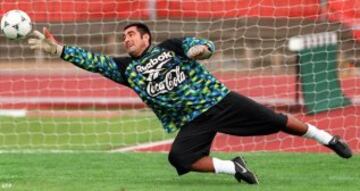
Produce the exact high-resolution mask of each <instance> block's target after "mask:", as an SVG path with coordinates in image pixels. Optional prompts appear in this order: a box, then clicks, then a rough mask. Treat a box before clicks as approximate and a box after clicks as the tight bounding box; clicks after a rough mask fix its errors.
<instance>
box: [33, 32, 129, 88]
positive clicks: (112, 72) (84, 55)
mask: <svg viewBox="0 0 360 191" xmlns="http://www.w3.org/2000/svg"><path fill="white" fill-rule="evenodd" d="M43 32H44V34H42V33H40V32H39V31H34V35H35V37H37V38H32V39H29V44H30V48H31V49H39V50H42V51H44V52H46V53H50V54H52V55H57V56H59V57H60V58H62V59H63V60H65V61H67V62H71V63H73V64H74V65H76V66H78V67H80V68H83V69H85V70H87V71H90V72H96V73H100V74H102V75H103V76H105V77H107V78H110V79H111V80H113V81H115V82H118V83H121V84H125V85H126V84H127V82H126V79H124V72H121V71H120V69H119V67H118V64H126V63H117V62H121V59H117V62H115V61H114V59H113V58H112V57H109V56H106V55H102V54H94V53H92V52H89V51H87V50H84V49H82V48H79V47H74V46H63V45H61V44H60V43H58V42H57V41H56V40H55V39H54V37H53V36H52V35H51V34H50V33H49V31H48V30H47V29H46V28H44V30H43ZM120 68H122V67H120Z"/></svg>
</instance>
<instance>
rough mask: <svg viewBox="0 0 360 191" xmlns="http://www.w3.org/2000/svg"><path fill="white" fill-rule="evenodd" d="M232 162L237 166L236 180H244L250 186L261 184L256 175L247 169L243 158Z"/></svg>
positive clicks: (237, 158) (236, 158)
mask: <svg viewBox="0 0 360 191" xmlns="http://www.w3.org/2000/svg"><path fill="white" fill-rule="evenodd" d="M232 161H233V162H234V164H235V171H236V173H235V178H236V180H237V181H238V182H241V180H244V181H245V182H247V183H248V184H259V181H258V179H257V177H256V175H255V174H254V173H252V172H251V171H250V170H249V169H248V168H247V167H246V163H245V161H244V159H243V158H241V157H235V158H234V159H232Z"/></svg>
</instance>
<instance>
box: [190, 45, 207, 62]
mask: <svg viewBox="0 0 360 191" xmlns="http://www.w3.org/2000/svg"><path fill="white" fill-rule="evenodd" d="M186 55H187V57H189V58H191V59H195V60H203V59H208V58H210V56H211V51H210V50H209V48H208V47H207V46H206V45H195V46H193V47H191V48H190V49H189V51H188V52H187V53H186Z"/></svg>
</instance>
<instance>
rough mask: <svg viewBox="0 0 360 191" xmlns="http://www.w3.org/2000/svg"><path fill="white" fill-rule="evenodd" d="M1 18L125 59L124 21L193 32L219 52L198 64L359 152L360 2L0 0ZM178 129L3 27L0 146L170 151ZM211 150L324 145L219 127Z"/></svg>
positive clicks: (159, 36)
mask: <svg viewBox="0 0 360 191" xmlns="http://www.w3.org/2000/svg"><path fill="white" fill-rule="evenodd" d="M0 7H1V10H0V16H1V15H3V14H4V13H5V12H7V11H9V10H12V9H21V10H23V11H25V12H26V13H28V14H29V16H30V17H31V19H32V21H33V27H34V28H35V29H37V30H41V29H42V27H48V28H49V29H50V31H51V32H52V33H53V34H54V36H55V37H56V38H57V39H58V40H59V41H60V42H62V43H64V44H69V45H76V46H79V47H82V48H85V49H87V50H90V51H92V52H99V53H104V54H107V55H111V56H125V55H126V54H125V53H124V50H123V48H122V44H121V38H122V29H123V27H124V26H125V25H126V24H129V23H131V22H135V21H136V22H137V21H141V22H144V23H146V24H148V25H149V27H150V29H151V30H152V35H153V43H154V44H157V43H159V42H161V41H163V40H165V39H168V38H175V37H184V36H196V37H201V38H206V39H210V40H212V41H213V42H214V43H215V45H216V49H217V50H216V53H215V54H214V55H213V56H212V58H211V59H209V60H206V61H201V63H202V64H204V65H205V66H206V68H208V69H209V70H210V71H211V72H213V73H214V75H215V76H216V77H218V79H220V80H221V81H222V82H224V83H225V84H226V85H227V86H228V87H229V88H230V89H231V90H233V91H236V92H239V93H241V94H243V95H246V96H249V97H250V98H252V99H254V100H256V101H258V102H260V103H262V104H264V105H266V106H267V107H270V108H272V109H274V110H276V111H278V112H285V113H291V114H292V115H295V116H296V117H298V118H299V119H301V120H304V121H305V122H309V123H312V124H314V125H317V126H319V127H320V128H323V129H326V130H327V131H329V132H331V133H333V134H339V135H341V136H343V137H344V138H345V139H346V140H347V141H348V142H349V144H350V145H351V147H352V148H353V150H354V151H355V152H358V151H360V146H359V145H360V130H359V127H360V120H359V114H360V106H359V96H360V88H359V87H360V86H359V85H360V74H359V70H358V67H359V63H358V61H359V57H358V55H359V53H358V46H359V40H360V30H359V23H358V20H359V14H358V10H357V7H359V3H358V2H357V1H355V0H345V1H326V0H324V1H320V0H292V1H273V0H253V1H236V0H220V1H209V0H201V1H195V0H185V1H171V0H140V1H115V0H102V1H74V0H73V1H70V0H67V1H32V0H30V1H29V0H27V1H25V0H19V1H0ZM175 135H176V133H173V134H167V133H165V132H163V130H162V128H161V125H160V122H159V121H158V120H157V118H156V117H155V115H154V114H153V113H152V112H151V110H150V109H149V108H148V107H147V106H145V105H144V104H143V103H142V102H141V100H140V99H139V98H138V97H137V96H136V94H135V93H134V92H133V91H132V90H130V89H129V88H126V87H124V86H121V85H119V84H116V83H114V82H112V81H110V80H108V79H105V78H104V77H102V76H100V75H99V74H95V73H90V72H86V71H84V70H82V69H79V68H77V67H76V66H74V65H72V64H70V63H66V62H64V61H62V60H60V59H58V58H55V57H52V56H48V55H45V54H43V53H41V52H34V51H32V50H30V49H29V47H28V46H27V45H26V40H24V41H10V40H7V39H5V37H4V35H3V34H1V35H0V150H2V151H23V150H31V151H36V150H46V151H47V150H61V151H65V150H70V151H130V150H137V151H167V150H168V149H169V146H170V145H171V141H172V140H173V138H174V137H175ZM212 149H213V150H216V151H231V152H236V151H301V152H303V151H304V152H326V151H327V150H326V149H324V148H323V147H320V146H319V145H318V144H316V143H315V142H313V141H309V140H305V139H301V138H296V137H293V136H288V135H285V134H281V133H279V134H274V135H270V136H261V137H232V136H227V135H223V134H219V135H217V137H216V139H215V141H214V143H213V147H212Z"/></svg>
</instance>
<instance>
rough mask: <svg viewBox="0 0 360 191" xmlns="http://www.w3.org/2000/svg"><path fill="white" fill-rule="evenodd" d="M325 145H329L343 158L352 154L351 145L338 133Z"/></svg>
mask: <svg viewBox="0 0 360 191" xmlns="http://www.w3.org/2000/svg"><path fill="white" fill-rule="evenodd" d="M325 146H327V147H329V148H330V149H331V150H333V151H334V152H336V154H338V155H339V156H341V157H343V158H350V157H351V156H352V152H351V149H350V147H349V146H348V145H347V144H346V143H345V141H344V140H343V139H341V138H340V136H338V135H335V136H334V137H333V138H332V139H331V140H330V142H329V144H328V145H325Z"/></svg>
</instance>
